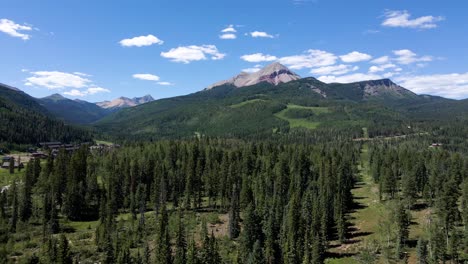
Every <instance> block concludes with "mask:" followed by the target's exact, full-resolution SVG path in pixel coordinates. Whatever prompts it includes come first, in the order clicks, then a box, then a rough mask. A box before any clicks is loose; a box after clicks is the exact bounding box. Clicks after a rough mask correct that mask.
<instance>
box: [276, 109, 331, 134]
mask: <svg viewBox="0 0 468 264" xmlns="http://www.w3.org/2000/svg"><path fill="white" fill-rule="evenodd" d="M290 109H307V110H311V111H312V112H314V114H317V115H320V114H326V113H330V109H328V108H327V107H314V106H300V105H295V104H288V106H287V108H286V109H284V110H282V111H280V112H278V113H276V114H275V116H276V117H278V118H280V119H283V120H285V121H288V122H289V126H290V127H291V128H296V127H304V128H308V129H315V128H317V127H318V126H319V125H320V122H314V121H310V120H308V119H306V118H290V117H287V116H286V112H287V111H289V110H290Z"/></svg>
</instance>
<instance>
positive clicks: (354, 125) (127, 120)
mask: <svg viewBox="0 0 468 264" xmlns="http://www.w3.org/2000/svg"><path fill="white" fill-rule="evenodd" d="M264 76H269V77H264ZM283 77H284V78H283ZM298 78H299V77H298V76H297V75H295V74H294V73H292V72H291V71H290V70H289V69H287V68H286V67H284V66H282V65H281V64H278V63H274V64H272V65H269V66H267V67H266V68H264V69H262V70H261V71H259V72H258V73H256V74H247V73H242V74H241V75H238V76H237V77H234V78H232V79H230V80H228V81H224V82H219V83H217V84H215V85H213V86H212V87H210V88H207V89H205V90H203V91H200V92H197V93H193V94H189V95H185V96H178V97H173V98H167V99H161V100H157V101H154V102H150V103H147V104H144V105H141V106H138V107H135V108H131V109H123V110H121V111H119V112H117V113H113V114H111V115H109V116H107V117H105V118H103V119H102V120H100V121H98V122H97V123H96V124H95V126H96V128H98V129H101V130H102V131H106V132H108V133H110V134H112V135H114V136H116V137H121V138H128V137H133V138H138V139H153V138H175V137H189V136H193V135H195V134H203V135H209V136H236V137H252V136H253V137H263V136H266V135H271V134H275V133H288V132H290V131H293V130H297V129H299V130H301V129H304V128H305V129H321V128H324V129H328V128H332V129H345V130H346V129H351V130H352V131H353V132H350V134H352V133H357V134H360V133H362V132H361V131H362V127H368V128H369V129H368V130H369V134H370V135H379V134H382V133H384V132H383V131H386V132H387V133H390V132H388V131H390V129H389V127H392V130H391V132H392V133H396V134H398V133H409V132H408V131H407V130H408V125H407V124H409V123H411V124H412V125H411V126H410V127H412V129H413V130H412V131H410V132H415V131H416V130H417V129H418V127H419V129H421V130H422V129H423V128H422V126H423V125H424V126H435V125H437V124H438V122H443V121H445V120H448V119H453V118H457V117H461V116H466V114H468V109H465V110H463V105H464V104H461V103H458V101H456V100H450V99H445V98H440V97H435V96H427V95H417V94H414V93H413V92H411V91H409V90H407V89H405V88H403V87H401V86H399V85H397V84H395V83H393V82H392V81H391V80H389V79H382V80H371V81H363V82H356V83H348V84H342V83H332V84H326V83H323V82H321V81H319V80H317V79H315V78H312V77H308V78H303V79H298ZM261 80H263V81H261ZM251 83H254V84H253V85H249V86H248V87H247V86H244V85H248V84H251ZM239 87H244V88H242V89H239ZM455 109H456V110H457V111H454V110H455ZM431 112H437V115H435V117H434V118H433V119H432V120H431V122H427V113H431ZM420 122H424V123H420ZM353 135H356V134H353Z"/></svg>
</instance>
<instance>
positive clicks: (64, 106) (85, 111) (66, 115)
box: [38, 94, 110, 124]
mask: <svg viewBox="0 0 468 264" xmlns="http://www.w3.org/2000/svg"><path fill="white" fill-rule="evenodd" d="M38 100H39V102H40V104H41V105H42V106H44V107H45V108H46V109H47V110H48V111H49V112H50V113H52V114H53V115H54V116H56V117H57V118H59V119H62V120H64V121H65V122H67V123H73V124H90V123H93V122H95V121H97V120H99V119H101V118H103V117H104V116H106V115H108V114H109V113H110V111H108V110H106V109H103V108H101V107H99V106H97V105H96V104H93V103H89V102H86V101H83V100H78V99H76V100H70V99H68V98H65V97H63V96H62V95H60V94H53V95H50V96H47V97H44V98H40V99H38Z"/></svg>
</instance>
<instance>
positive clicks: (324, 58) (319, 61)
mask: <svg viewBox="0 0 468 264" xmlns="http://www.w3.org/2000/svg"><path fill="white" fill-rule="evenodd" d="M337 59H338V57H336V56H335V55H334V54H333V53H330V52H327V51H323V50H314V49H310V50H308V51H306V52H305V53H304V54H301V55H293V56H286V57H282V58H279V62H280V63H282V64H284V65H286V66H288V67H289V68H291V69H294V70H300V69H304V68H314V67H323V66H330V65H333V64H335V62H336V60H337Z"/></svg>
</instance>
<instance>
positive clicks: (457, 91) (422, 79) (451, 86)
mask: <svg viewBox="0 0 468 264" xmlns="http://www.w3.org/2000/svg"><path fill="white" fill-rule="evenodd" d="M395 81H396V82H397V83H398V84H400V85H401V86H403V87H405V88H407V89H410V90H411V91H413V92H415V93H418V94H431V95H438V96H443V97H447V98H453V99H464V98H468V72H466V73H451V74H434V75H407V76H400V77H398V78H396V79H395Z"/></svg>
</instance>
